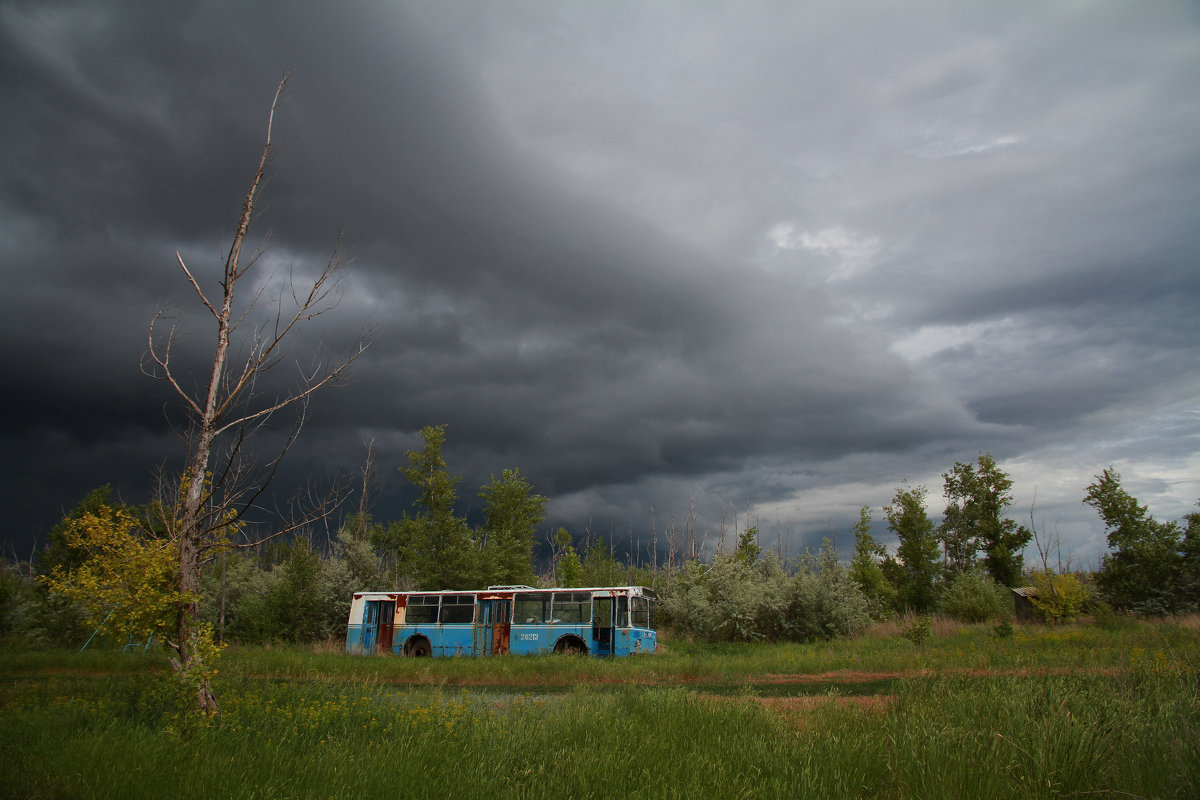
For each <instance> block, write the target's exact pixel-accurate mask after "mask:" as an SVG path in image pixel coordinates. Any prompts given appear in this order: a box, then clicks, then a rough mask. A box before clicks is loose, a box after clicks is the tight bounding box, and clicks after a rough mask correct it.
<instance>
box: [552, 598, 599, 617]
mask: <svg viewBox="0 0 1200 800" xmlns="http://www.w3.org/2000/svg"><path fill="white" fill-rule="evenodd" d="M553 614H554V621H555V622H574V623H584V622H591V621H592V594H591V592H555V593H554V611H553Z"/></svg>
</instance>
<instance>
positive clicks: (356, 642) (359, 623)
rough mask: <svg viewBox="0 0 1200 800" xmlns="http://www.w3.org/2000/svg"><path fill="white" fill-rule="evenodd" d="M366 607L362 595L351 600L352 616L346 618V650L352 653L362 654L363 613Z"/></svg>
mask: <svg viewBox="0 0 1200 800" xmlns="http://www.w3.org/2000/svg"><path fill="white" fill-rule="evenodd" d="M366 607H367V604H366V602H365V601H364V600H363V599H362V598H361V597H356V598H355V599H353V600H351V601H350V616H349V618H348V619H347V620H346V652H347V653H350V654H352V655H362V651H363V641H362V637H363V613H364V612H365V611H366Z"/></svg>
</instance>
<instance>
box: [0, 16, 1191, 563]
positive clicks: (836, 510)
mask: <svg viewBox="0 0 1200 800" xmlns="http://www.w3.org/2000/svg"><path fill="white" fill-rule="evenodd" d="M1198 62H1200V22H1198V21H1197V19H1196V15H1195V13H1194V10H1193V9H1191V8H1189V7H1188V6H1187V5H1186V4H1178V5H1176V4H1163V5H1161V6H1158V7H1156V8H1155V9H1153V10H1151V11H1145V10H1134V9H1129V8H1126V7H1125V6H1124V5H1122V4H1119V3H1098V4H1095V5H1094V6H1092V7H1089V8H1084V9H1080V8H1077V7H1074V6H1071V5H1062V4H1057V3H1051V4H1047V5H1045V6H1039V7H1036V8H1032V7H1031V8H1029V9H1018V10H1013V9H1011V8H1010V7H1009V6H1008V5H1006V4H973V5H969V6H963V5H961V4H947V5H944V6H935V7H922V8H920V9H916V10H913V9H901V8H898V7H894V6H892V5H891V4H879V5H876V6H872V5H870V4H862V5H855V6H853V7H848V8H842V7H836V6H829V7H817V6H812V5H811V4H805V5H797V4H789V3H749V4H746V3H738V4H732V3H731V4H723V5H706V6H703V7H700V6H696V5H695V4H690V3H645V4H643V3H629V4H621V3H617V4H610V3H591V2H576V3H556V4H530V3H523V2H515V3H506V2H489V3H450V4H436V5H435V4H425V3H392V2H379V3H371V2H353V3H345V4H336V5H334V4H315V3H314V4H307V3H299V4H297V3H255V4H237V3H225V2H215V1H214V2H210V3H202V4H195V5H193V7H191V8H184V7H176V6H175V5H174V4H155V3H144V4H137V3H133V4H128V3H124V4H71V3H57V4H46V3H22V2H6V3H3V4H2V5H0V87H2V88H3V92H4V96H5V98H6V99H5V104H6V109H7V111H8V113H6V114H5V115H4V118H3V121H2V122H0V126H2V127H0V131H2V136H3V143H4V147H3V148H0V170H2V172H0V180H2V183H0V212H2V215H0V259H2V261H0V263H2V264H3V268H4V270H5V272H6V278H7V281H6V283H7V285H8V286H9V287H10V289H9V303H8V309H7V313H6V315H5V317H4V319H3V321H2V322H0V325H2V326H3V328H2V329H3V331H4V336H5V341H6V343H8V344H9V346H8V347H7V348H6V352H5V355H4V363H3V367H2V368H3V370H4V374H5V375H6V376H9V379H10V382H11V383H12V387H11V388H10V389H8V390H7V391H6V394H7V395H8V397H9V400H8V402H7V406H8V407H9V408H12V409H15V411H16V412H17V413H13V414H9V415H7V417H6V422H5V425H4V428H3V430H2V431H0V442H2V443H3V456H4V463H5V464H6V465H7V467H6V468H7V470H8V474H7V476H6V479H5V481H4V485H5V489H4V491H5V492H6V496H7V497H8V498H10V505H16V506H18V507H20V508H22V509H24V510H23V511H22V512H21V513H19V514H17V522H16V523H15V525H16V529H15V530H14V531H12V532H10V536H12V537H14V538H24V537H27V536H28V535H30V534H31V533H36V532H38V531H44V530H45V527H46V526H47V525H48V524H50V523H52V522H53V521H54V519H55V518H56V516H57V513H58V512H59V511H60V510H61V507H62V506H63V505H70V504H71V503H73V502H74V501H75V500H76V499H77V498H78V497H79V496H80V495H81V494H82V493H83V492H84V491H86V490H87V489H89V488H91V487H93V486H95V485H97V484H100V483H103V482H106V481H112V482H114V483H116V484H117V485H118V488H120V489H121V491H122V492H124V493H125V494H126V495H127V496H128V497H129V498H130V499H137V497H139V496H140V495H144V494H145V493H146V491H148V485H149V483H150V480H151V479H150V476H151V473H152V471H153V469H154V468H155V467H156V466H158V465H160V464H167V465H168V466H169V465H170V464H172V463H173V462H174V461H175V460H177V459H178V458H179V447H180V445H179V443H178V441H177V440H176V439H174V437H173V434H172V428H171V425H170V424H169V421H168V418H167V416H165V415H164V407H166V408H170V406H169V405H167V403H168V401H169V399H170V398H169V395H168V394H167V393H166V392H165V390H164V388H163V387H162V386H161V384H156V383H154V382H153V381H151V380H150V379H148V378H146V377H144V376H142V375H141V373H140V372H139V370H138V360H139V357H140V356H141V353H142V351H143V350H144V348H145V337H146V326H147V324H148V322H149V320H150V319H151V317H153V315H154V314H155V312H156V311H157V310H158V309H159V308H160V307H162V306H163V304H164V303H166V304H170V305H171V306H172V307H176V308H178V309H180V310H181V312H182V315H181V316H180V318H179V324H180V326H181V328H180V329H181V330H186V331H190V332H191V333H192V336H191V338H189V339H187V340H186V341H185V344H184V349H183V350H182V351H181V358H187V359H191V363H195V364H197V365H200V364H202V363H203V359H204V352H205V347H206V346H207V345H206V340H205V335H206V332H207V328H206V325H205V323H206V321H205V320H204V319H203V318H202V317H199V316H196V315H195V313H194V312H195V311H196V310H197V306H196V304H195V300H194V298H193V297H192V296H191V294H190V290H189V289H188V287H187V285H186V283H185V282H184V281H183V280H182V277H181V275H180V274H179V271H178V267H177V266H176V265H175V263H174V258H175V256H174V254H175V251H176V250H178V251H179V252H180V253H181V254H182V256H183V257H184V258H185V259H186V260H187V262H188V263H189V265H191V266H192V267H193V268H194V269H197V270H201V271H205V274H208V275H212V274H213V272H212V271H213V270H215V269H216V268H217V267H218V266H219V264H220V262H221V260H222V258H223V250H224V248H225V247H227V246H228V237H229V235H230V234H231V232H232V228H233V225H234V223H235V221H236V215H237V211H238V209H239V207H240V203H241V198H242V196H243V194H244V192H245V190H246V188H247V181H248V179H249V177H250V173H251V171H252V170H253V168H254V165H255V163H256V158H257V156H258V153H259V150H260V148H261V140H262V136H263V133H264V127H265V123H266V110H267V104H268V103H269V99H270V95H271V92H272V90H273V88H274V84H275V81H276V80H277V79H278V76H279V75H280V74H281V72H282V71H283V70H287V69H292V68H294V70H295V72H294V75H293V79H292V81H291V83H290V84H289V86H288V88H287V91H286V92H285V97H284V100H283V103H282V106H281V108H280V111H279V113H278V115H277V116H276V119H275V141H276V145H277V146H276V149H275V152H274V158H273V161H272V167H271V171H270V176H271V177H270V181H269V183H268V185H267V188H266V193H265V195H264V200H263V203H262V205H261V207H260V210H261V212H262V213H261V214H260V217H259V219H258V220H257V223H256V228H255V230H256V232H257V233H258V235H259V236H265V235H266V234H268V233H269V243H270V247H269V249H267V251H266V253H265V255H264V256H263V261H262V263H261V265H260V266H261V268H262V270H263V274H264V275H274V276H276V277H277V278H278V279H280V280H286V279H287V278H288V277H289V276H294V277H295V279H296V280H298V281H302V280H303V278H304V277H305V276H306V275H307V276H311V275H312V274H314V273H315V271H316V270H317V269H319V266H320V265H321V264H322V263H324V261H325V259H327V258H328V257H329V256H330V253H331V252H332V251H333V249H334V246H335V244H336V241H337V239H338V235H339V231H340V232H341V233H342V235H343V236H344V241H345V243H346V244H347V246H348V248H349V251H350V252H351V254H352V257H353V260H352V264H351V267H350V270H349V272H348V273H347V276H346V280H345V283H344V284H343V289H344V295H343V297H342V302H341V304H340V305H339V307H338V308H337V310H336V311H335V312H333V313H332V314H330V315H328V316H326V317H325V318H323V319H322V324H321V325H319V326H317V327H315V328H314V329H312V330H311V331H307V332H306V333H305V334H304V336H303V337H302V338H301V339H300V340H298V341H297V342H296V344H295V346H294V350H293V354H294V355H295V356H296V357H297V358H298V359H299V360H300V361H301V362H302V363H307V359H308V357H309V354H310V353H311V352H312V351H314V350H315V349H316V348H317V347H318V346H323V347H324V350H323V351H322V352H324V353H326V354H328V353H330V352H336V351H337V348H338V347H340V346H343V345H345V344H346V343H349V342H352V341H353V340H354V339H355V338H356V336H357V335H358V333H359V331H360V330H361V329H362V328H363V327H364V326H367V327H369V328H370V329H371V330H373V331H374V332H375V336H376V337H377V340H376V343H375V345H374V346H373V347H372V349H371V350H370V351H369V352H368V354H367V355H366V356H365V357H364V358H363V359H361V360H360V361H359V362H358V363H357V365H356V367H355V370H354V380H353V382H352V383H351V384H350V385H349V386H347V387H342V388H338V389H336V390H333V391H331V392H328V393H326V394H324V395H322V396H320V397H318V398H317V399H316V400H315V401H314V403H313V405H312V408H311V409H310V412H311V413H310V415H309V418H308V422H307V424H306V428H305V431H304V433H303V435H302V437H301V439H300V440H299V444H298V445H297V449H296V450H295V451H293V453H292V454H291V455H290V457H289V465H290V466H289V472H288V474H287V475H286V476H285V479H284V480H283V482H284V483H292V484H295V483H299V482H300V481H302V480H303V479H304V478H305V477H306V476H309V475H314V476H316V477H320V475H321V474H324V473H331V472H337V471H343V472H352V471H353V470H355V469H356V468H357V465H358V464H359V463H360V462H361V459H362V457H363V455H364V453H365V443H366V442H367V441H374V442H375V446H376V454H377V456H378V458H379V465H380V483H381V488H380V497H381V498H382V499H381V503H382V504H383V507H382V508H380V509H379V515H380V516H383V517H388V516H391V515H394V514H398V513H399V506H398V505H397V504H398V503H400V502H401V501H402V495H403V491H402V490H401V488H400V487H398V486H397V485H396V484H397V483H398V476H397V475H396V473H395V471H394V470H395V468H396V467H397V466H400V465H401V464H402V462H403V451H404V450H405V449H406V448H410V447H414V446H416V445H417V444H418V439H417V437H416V435H415V432H416V431H417V430H418V429H419V428H420V427H421V426H423V425H427V424H438V423H448V425H449V436H448V440H447V457H448V460H449V461H450V463H451V465H452V467H453V468H454V469H455V470H456V471H458V472H460V473H462V474H463V475H464V478H465V479H464V483H463V495H464V497H465V499H467V500H469V501H471V502H472V503H473V504H475V505H477V503H475V500H474V497H473V494H474V489H473V488H472V487H474V486H478V485H479V484H480V483H482V482H483V481H484V480H486V478H487V476H488V474H491V473H498V472H499V471H500V470H501V469H503V468H504V467H507V466H514V465H515V466H519V467H520V468H521V469H522V471H523V472H524V473H526V474H528V475H529V476H530V477H531V478H532V479H533V481H534V483H535V484H536V485H537V487H538V489H539V490H540V491H542V492H543V493H546V494H550V495H551V496H552V497H553V498H554V500H555V503H554V506H553V516H554V519H553V520H552V521H553V522H554V523H555V524H560V523H561V524H568V525H570V526H571V527H572V529H574V530H579V529H580V528H581V526H582V525H584V524H585V523H586V522H587V521H588V520H591V521H592V524H593V527H594V529H596V530H600V531H602V532H606V531H607V528H608V527H609V526H610V525H613V520H615V521H616V522H615V525H614V527H615V528H617V529H621V530H624V529H625V528H626V527H628V526H630V525H632V526H645V524H646V517H647V515H648V508H649V507H650V506H651V505H654V506H655V507H656V508H657V510H658V511H657V512H656V513H660V514H671V513H674V514H675V516H676V517H677V518H678V517H680V516H681V515H682V514H683V513H686V509H687V507H688V505H689V502H690V501H691V499H692V498H695V502H696V504H697V506H698V510H699V511H700V513H702V514H704V515H706V520H707V521H706V523H705V524H706V525H707V526H708V527H707V530H708V531H709V532H712V531H713V530H714V527H715V526H716V525H717V524H718V522H716V520H718V519H719V517H720V514H721V511H722V509H725V510H727V511H731V512H733V513H737V514H739V515H742V514H749V513H751V512H753V513H756V514H763V515H766V516H768V517H770V518H773V519H778V520H785V521H789V524H794V527H795V530H796V532H797V535H799V536H805V537H808V536H812V535H820V534H823V533H827V532H829V531H830V530H831V529H843V530H844V528H845V526H846V525H847V524H849V523H850V522H852V521H853V519H854V518H855V517H856V509H857V507H858V506H860V505H863V504H869V505H874V506H876V507H878V506H879V505H881V504H882V503H883V502H886V501H887V499H888V498H889V497H890V494H891V491H892V489H894V487H895V485H896V483H898V481H899V480H900V479H901V478H904V477H909V478H911V479H913V480H917V481H926V482H930V483H931V484H932V488H934V490H935V493H936V489H937V488H939V486H938V485H939V483H940V481H939V479H938V475H939V473H940V472H942V471H944V470H946V469H947V468H949V467H950V466H951V465H952V464H953V462H954V461H958V460H971V459H973V458H974V457H975V456H976V455H977V454H978V453H979V452H981V451H985V450H990V451H992V452H993V453H994V454H995V455H996V456H997V458H998V459H999V460H1000V461H1001V464H1002V465H1005V464H1009V463H1011V464H1012V465H1013V467H1012V468H1013V471H1014V477H1015V478H1017V480H1018V490H1019V491H1024V492H1025V494H1023V495H1021V496H1020V497H1019V501H1020V502H1022V503H1024V504H1025V505H1026V506H1027V505H1028V502H1029V500H1030V496H1029V495H1031V494H1032V488H1033V486H1035V485H1036V486H1037V487H1038V492H1039V494H1038V497H1039V501H1038V502H1039V507H1040V508H1042V509H1045V510H1046V511H1047V512H1048V513H1049V512H1051V511H1052V512H1053V513H1055V514H1058V515H1063V517H1064V519H1066V520H1067V521H1066V522H1064V530H1066V531H1067V534H1066V535H1067V536H1068V537H1069V538H1071V546H1072V547H1075V548H1078V549H1079V550H1080V551H1081V552H1085V553H1092V554H1094V553H1095V551H1096V548H1097V546H1098V541H1099V539H1098V530H1096V526H1095V524H1094V522H1090V523H1089V522H1087V520H1088V519H1090V517H1091V515H1090V514H1089V513H1088V510H1087V509H1083V508H1081V507H1080V506H1079V504H1078V498H1079V497H1080V496H1081V495H1082V493H1083V486H1084V485H1085V484H1086V483H1087V482H1088V481H1089V480H1090V477H1091V475H1092V474H1094V473H1095V472H1098V471H1099V470H1100V469H1102V468H1103V467H1104V466H1107V465H1108V464H1109V463H1117V464H1118V465H1120V466H1122V468H1123V469H1125V470H1126V471H1127V472H1128V471H1129V470H1135V471H1137V472H1141V473H1143V474H1145V476H1146V477H1145V480H1146V481H1147V483H1145V484H1134V487H1133V488H1135V489H1136V488H1137V486H1138V485H1144V486H1145V487H1146V491H1147V492H1149V495H1148V496H1147V497H1143V498H1142V499H1143V501H1150V502H1151V503H1152V507H1155V506H1154V502H1160V503H1166V504H1167V508H1170V509H1171V511H1169V512H1167V515H1168V516H1169V515H1170V514H1171V513H1175V512H1176V511H1178V510H1179V509H1180V508H1182V507H1184V506H1181V503H1186V502H1188V501H1189V497H1190V495H1191V494H1195V493H1196V491H1197V489H1196V484H1195V479H1194V471H1195V467H1196V464H1197V461H1196V455H1195V452H1194V451H1195V448H1194V447H1192V448H1190V449H1189V448H1188V447H1187V445H1186V444H1181V442H1182V443H1186V442H1188V441H1191V442H1192V443H1194V442H1195V437H1196V435H1197V434H1196V432H1197V428H1196V425H1197V421H1196V417H1195V414H1194V409H1195V397H1196V396H1197V394H1200V371H1198V370H1197V367H1196V364H1195V359H1194V356H1193V351H1194V342H1195V341H1196V340H1197V335H1198V334H1200V331H1198V330H1197V325H1198V324H1200V323H1197V322H1196V321H1195V320H1196V319H1197V318H1198V315H1197V314H1196V313H1195V312H1196V310H1197V297H1198V296H1200V285H1198V283H1200V278H1198V277H1197V276H1198V275H1200V273H1197V271H1196V269H1195V264H1196V263H1197V256H1198V255H1200V246H1198V244H1197V240H1196V237H1195V234H1194V230H1195V227H1196V225H1195V222H1196V220H1195V209H1196V208H1198V207H1200V189H1198V188H1197V187H1198V186H1200V183H1198V182H1197V181H1196V176H1197V173H1198V172H1200V148H1198V147H1197V145H1196V144H1195V137H1194V131H1195V130H1196V127H1197V122H1200V101H1197V100H1196V98H1197V97H1198V96H1200V94H1198V93H1197V91H1196V89H1197V86H1196V83H1197V78H1196V75H1197V74H1198V68H1200V63H1198ZM206 286H210V287H211V286H213V283H212V281H211V279H210V280H209V282H208V283H207V284H206ZM214 291H215V289H214ZM283 366H285V367H288V368H290V366H291V365H290V364H288V365H283ZM292 381H294V372H289V371H286V370H284V369H281V370H278V371H277V373H276V374H275V375H273V376H272V378H271V380H270V381H268V382H267V384H266V385H265V387H264V388H265V389H266V390H267V391H268V392H280V391H285V390H286V388H287V387H288V386H289V385H291V382H292ZM176 421H177V420H176ZM280 422H281V424H282V423H283V421H282V420H281V421H280ZM17 465H19V466H17ZM1189 475H1192V477H1190V478H1189V477H1188V476H1189ZM1130 477H1134V476H1133V475H1130ZM1155 480H1157V481H1158V482H1155ZM1191 499H1194V498H1191ZM389 504H390V505H389ZM931 506H932V508H931V510H932V511H933V512H934V513H937V512H938V511H940V507H938V505H937V501H936V499H934V501H933V502H932V503H931ZM877 516H878V512H877Z"/></svg>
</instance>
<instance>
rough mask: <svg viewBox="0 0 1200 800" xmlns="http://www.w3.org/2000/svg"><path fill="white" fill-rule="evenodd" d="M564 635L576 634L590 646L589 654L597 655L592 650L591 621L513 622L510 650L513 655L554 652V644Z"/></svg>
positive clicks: (575, 635)
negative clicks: (561, 622) (543, 623)
mask: <svg viewBox="0 0 1200 800" xmlns="http://www.w3.org/2000/svg"><path fill="white" fill-rule="evenodd" d="M564 636H574V637H576V638H578V639H579V640H580V641H582V642H583V644H584V646H585V647H587V648H588V654H589V655H595V652H593V650H592V641H591V637H592V626H591V623H590V622H589V623H587V624H579V623H574V622H572V623H568V624H561V625H536V624H535V625H531V624H528V623H513V626H512V631H511V633H510V635H509V645H508V652H509V653H511V654H512V655H518V656H520V655H535V654H539V653H553V652H554V646H555V645H556V644H558V641H559V640H560V639H562V637H564Z"/></svg>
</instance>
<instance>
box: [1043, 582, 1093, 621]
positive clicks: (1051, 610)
mask: <svg viewBox="0 0 1200 800" xmlns="http://www.w3.org/2000/svg"><path fill="white" fill-rule="evenodd" d="M1033 585H1034V587H1035V588H1036V589H1037V594H1035V595H1033V596H1032V597H1030V598H1029V600H1030V602H1032V603H1033V607H1034V609H1035V610H1036V611H1037V613H1038V615H1039V616H1041V618H1042V619H1043V620H1045V621H1046V622H1066V621H1067V620H1071V619H1074V618H1075V617H1077V616H1079V614H1080V613H1081V612H1082V611H1083V606H1084V604H1085V603H1086V602H1087V592H1086V591H1084V588H1083V584H1082V583H1080V582H1079V579H1078V578H1076V577H1075V576H1074V575H1055V574H1054V573H1053V572H1051V571H1049V570H1047V571H1045V572H1035V573H1033Z"/></svg>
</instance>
